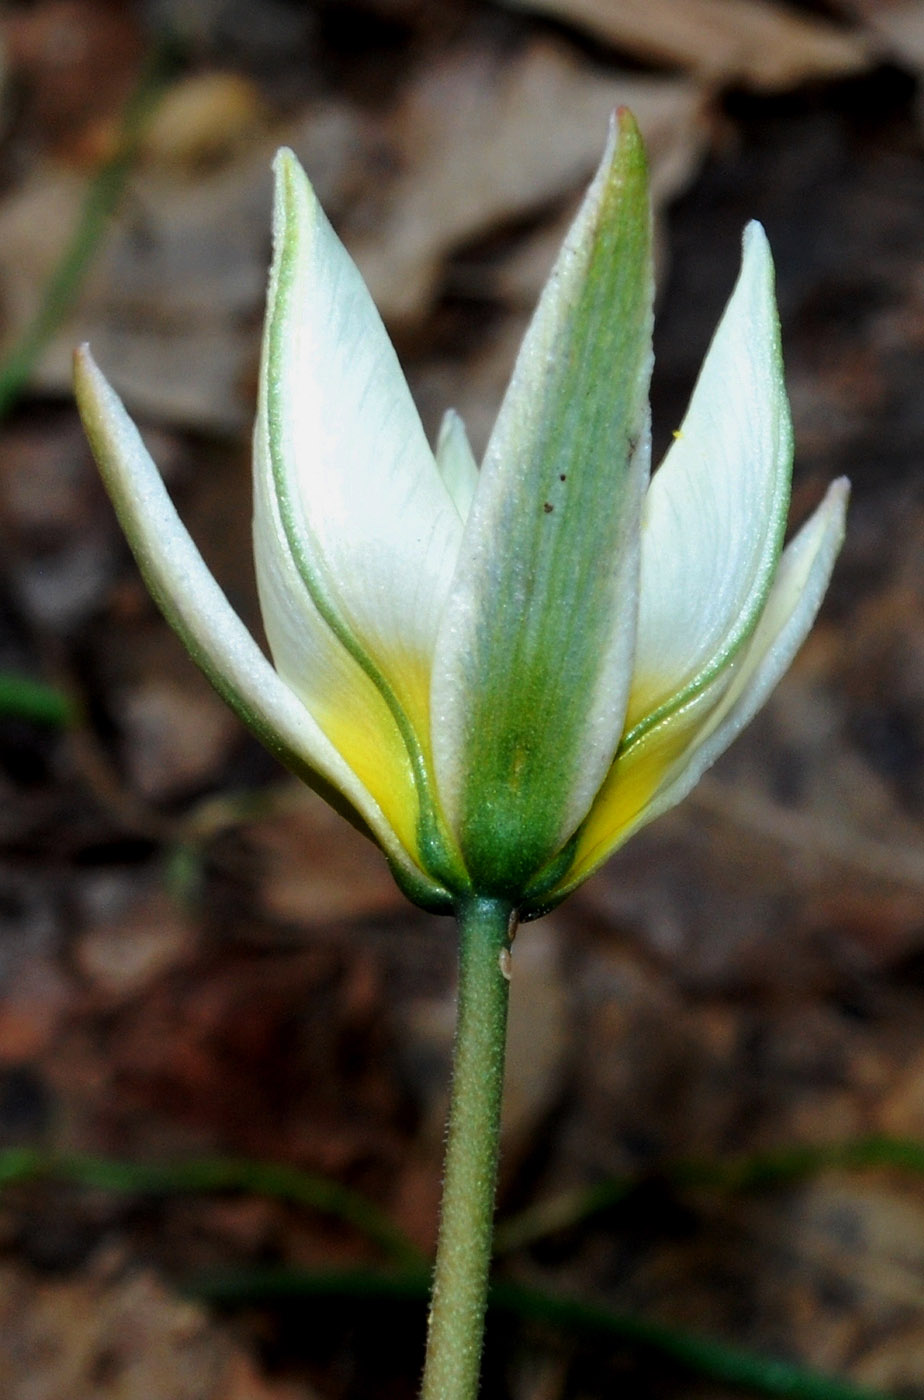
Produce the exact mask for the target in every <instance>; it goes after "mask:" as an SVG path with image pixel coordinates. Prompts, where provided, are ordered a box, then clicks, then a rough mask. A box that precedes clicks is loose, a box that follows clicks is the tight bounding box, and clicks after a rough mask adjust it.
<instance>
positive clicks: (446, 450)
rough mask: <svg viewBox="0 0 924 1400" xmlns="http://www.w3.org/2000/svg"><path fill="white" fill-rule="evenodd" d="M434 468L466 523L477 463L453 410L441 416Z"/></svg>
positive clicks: (476, 472) (450, 409) (474, 484)
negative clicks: (437, 470)
mask: <svg viewBox="0 0 924 1400" xmlns="http://www.w3.org/2000/svg"><path fill="white" fill-rule="evenodd" d="M436 465H437V466H438V467H439V470H440V475H441V476H442V478H443V481H444V482H445V483H446V490H447V491H448V492H449V494H450V496H451V497H452V499H453V502H454V504H455V507H456V510H457V511H458V512H459V517H460V519H461V520H465V519H466V517H467V516H468V512H469V507H470V506H471V504H472V497H473V496H474V494H475V487H476V486H477V485H478V463H477V462H476V461H475V456H474V453H473V452H472V449H471V446H470V445H469V441H468V434H467V433H466V431H465V424H464V423H463V422H462V419H461V418H460V417H459V415H458V413H456V411H455V409H454V408H448V409H447V410H446V412H445V413H444V414H443V421H442V423H441V424H440V431H439V436H438V437H437V439H436Z"/></svg>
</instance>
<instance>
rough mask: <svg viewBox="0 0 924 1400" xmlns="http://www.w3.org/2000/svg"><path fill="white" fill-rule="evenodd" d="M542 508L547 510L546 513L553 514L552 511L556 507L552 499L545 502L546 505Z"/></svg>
mask: <svg viewBox="0 0 924 1400" xmlns="http://www.w3.org/2000/svg"><path fill="white" fill-rule="evenodd" d="M542 509H543V510H544V511H545V513H546V515H551V514H552V511H553V510H554V509H555V507H554V506H553V505H552V503H551V502H550V501H546V503H545V505H544V506H543V507H542Z"/></svg>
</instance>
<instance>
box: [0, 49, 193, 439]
mask: <svg viewBox="0 0 924 1400" xmlns="http://www.w3.org/2000/svg"><path fill="white" fill-rule="evenodd" d="M172 63H173V55H172V52H171V50H170V48H169V45H168V44H167V43H166V42H164V43H161V44H160V45H159V46H158V47H157V48H156V49H155V51H154V53H153V55H152V57H151V58H150V59H149V60H148V62H147V63H146V64H145V65H144V68H143V70H142V73H141V76H140V78H139V80H138V84H137V86H136V88H135V91H134V92H133V93H132V95H131V96H130V97H129V100H128V102H127V104H126V107H125V111H124V113H123V115H122V124H121V129H120V131H119V136H118V142H117V145H116V149H115V151H114V152H113V154H112V155H111V156H110V157H109V159H108V160H106V161H105V162H104V163H103V164H102V165H101V166H100V168H99V170H97V172H96V174H95V175H94V176H93V179H92V181H91V182H90V185H89V187H88V189H87V193H86V196H85V198H84V202H83V207H82V208H81V211H80V217H79V218H78V220H77V223H76V225H75V227H74V229H73V232H72V233H71V236H70V239H69V241H68V243H67V245H66V246H65V249H64V252H63V253H62V255H61V260H60V262H59V263H58V265H57V266H56V267H55V269H54V271H53V272H52V274H51V276H50V278H49V279H48V282H47V284H46V286H45V289H44V293H43V296H42V300H41V303H40V305H39V307H38V310H37V311H36V313H35V316H34V317H33V319H32V321H31V322H30V323H29V324H28V325H27V326H26V328H25V330H24V331H23V333H22V335H21V337H20V339H19V340H18V341H17V342H16V344H15V345H13V346H12V347H11V348H10V350H9V351H8V352H7V354H6V355H5V356H4V358H3V360H2V362H0V416H2V415H3V414H5V413H7V412H8V411H9V410H10V408H11V407H12V406H13V404H14V403H15V402H16V400H17V399H18V397H19V395H20V394H21V393H22V391H23V389H24V388H25V386H26V383H27V382H28V380H29V377H30V375H31V374H32V371H33V369H34V368H35V365H36V362H37V361H38V359H39V356H40V355H41V353H42V351H43V350H44V349H45V346H46V345H47V344H48V341H49V340H50V339H51V337H52V336H53V335H54V333H55V331H56V330H57V328H58V326H59V325H60V324H61V322H62V321H63V320H64V318H65V316H66V315H67V314H68V312H69V311H70V310H71V308H72V306H73V305H74V303H75V301H76V300H77V296H78V294H79V292H80V289H81V287H82V286H83V282H84V278H85V277H86V274H87V272H88V271H89V268H90V264H91V263H92V261H93V258H94V256H95V255H96V252H97V249H98V248H99V246H100V244H101V242H102V240H103V236H104V234H105V233H106V230H107V228H108V226H109V218H110V215H111V214H112V212H113V210H114V209H115V207H116V204H117V203H118V201H119V199H120V197H121V195H122V191H123V189H124V188H125V182H126V179H127V177H128V174H129V172H130V170H131V168H132V165H133V164H134V162H135V158H136V156H137V154H138V146H139V143H140V140H141V136H142V133H143V131H144V126H145V123H146V121H147V120H148V117H149V116H150V115H151V113H152V111H153V110H154V106H155V103H156V101H157V99H158V97H159V96H160V93H161V91H162V89H163V86H164V82H165V78H166V75H167V72H168V70H169V68H170V67H171V66H172Z"/></svg>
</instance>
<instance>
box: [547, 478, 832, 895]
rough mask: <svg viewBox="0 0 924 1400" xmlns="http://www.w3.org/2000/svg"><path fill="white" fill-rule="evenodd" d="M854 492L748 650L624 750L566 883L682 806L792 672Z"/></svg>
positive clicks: (784, 569)
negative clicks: (641, 830) (680, 707)
mask: <svg viewBox="0 0 924 1400" xmlns="http://www.w3.org/2000/svg"><path fill="white" fill-rule="evenodd" d="M848 494H849V486H848V483H847V482H846V481H845V480H843V479H842V480H840V481H835V482H834V483H833V484H832V485H831V486H830V487H829V489H828V492H827V495H826V496H825V499H824V500H823V501H822V503H821V505H820V506H819V507H818V509H817V510H816V511H815V513H814V515H812V516H811V518H810V519H809V520H808V521H807V522H806V524H805V525H804V526H803V527H802V529H801V530H800V531H799V533H798V534H797V535H796V536H795V538H794V539H793V540H792V541H791V542H790V544H789V545H788V546H787V547H786V549H785V550H784V551H783V555H782V558H781V559H780V564H779V568H778V570H777V574H776V577H775V579H774V581H773V586H772V589H771V592H770V597H769V598H768V600H767V605H766V607H765V609H764V612H763V615H762V617H761V619H760V622H759V623H758V626H757V628H756V630H755V632H754V635H753V636H752V638H751V640H750V642H749V643H748V645H747V646H746V647H745V648H744V649H743V650H742V651H741V652H740V653H739V655H738V657H736V658H735V660H734V661H733V662H732V664H731V666H730V667H729V668H728V669H727V670H726V671H725V672H724V673H723V674H721V675H719V676H718V677H716V678H715V680H714V681H713V682H712V684H711V685H710V686H707V687H706V688H705V690H703V691H701V692H699V693H698V694H697V695H696V696H695V697H694V698H693V699H692V700H691V701H690V702H689V704H688V706H687V707H686V708H685V709H684V710H681V711H678V712H676V713H673V714H671V715H669V716H667V717H666V718H665V719H663V720H661V722H660V723H659V724H658V725H656V726H655V727H654V728H653V729H651V730H649V731H648V732H646V733H644V734H643V735H642V736H641V737H640V738H639V739H638V740H637V742H636V743H635V744H634V745H630V746H629V747H628V749H627V750H626V751H625V752H623V753H620V755H619V757H618V758H617V760H616V762H615V763H614V765H613V768H612V770H611V772H610V774H609V775H608V777H607V780H606V783H605V784H604V786H603V788H602V789H601V791H600V793H599V795H598V797H597V801H596V802H595V804H594V808H593V810H592V812H591V814H590V816H589V818H588V820H587V822H586V823H585V827H584V829H583V830H582V832H581V836H580V838H579V846H578V851H577V854H576V859H575V862H574V865H573V866H572V869H571V870H570V871H569V874H568V877H567V882H566V885H564V886H563V887H562V889H561V891H559V892H556V899H557V898H560V897H563V895H564V894H565V893H567V890H568V889H572V888H573V887H574V886H575V885H577V884H580V882H581V881H582V880H584V879H586V877H587V876H588V875H589V874H590V872H591V871H592V870H594V869H595V868H596V867H597V866H598V865H600V864H601V862H602V861H604V860H605V859H606V858H607V857H608V856H609V855H610V854H612V852H613V851H615V850H616V849H617V848H618V847H619V846H621V845H622V844H623V843H624V842H625V841H626V840H628V838H629V837H630V836H631V835H632V834H633V833H634V832H635V831H637V830H639V828H640V827H642V826H647V825H648V823H649V822H651V821H654V819H655V818H656V817H658V816H660V815H661V814H662V813H663V812H666V811H667V810H668V809H669V808H671V807H674V806H676V804H677V803H678V802H681V801H682V800H683V798H684V797H686V796H687V794H688V793H689V792H690V791H691V790H692V789H693V787H695V785H696V783H698V782H699V779H700V778H701V777H702V775H703V773H705V771H706V769H707V768H708V767H709V766H710V765H711V764H712V763H714V762H715V760H716V759H717V758H718V757H719V755H720V754H722V753H724V751H725V749H727V748H728V746H729V744H731V743H732V741H733V740H734V739H735V738H736V737H737V735H738V734H739V733H740V732H741V730H742V729H743V728H744V727H745V725H747V724H749V723H750V721H751V720H752V719H753V717H754V715H755V714H756V713H757V711H758V710H759V709H760V708H761V706H762V705H763V704H764V703H765V701H766V700H767V698H768V696H769V695H770V693H771V691H772V690H773V689H774V687H775V686H776V685H777V683H778V682H779V680H780V679H781V677H782V676H783V675H784V674H785V672H786V671H787V670H788V668H789V666H790V663H791V662H792V659H793V657H794V656H795V654H796V652H797V651H798V649H799V647H800V646H801V645H802V642H803V641H804V640H805V637H806V635H807V634H808V632H809V630H810V628H811V626H812V623H813V622H814V620H815V616H816V614H817V612H818V609H819V607H820V605H821V601H822V599H823V597H824V594H825V590H826V588H827V586H828V580H829V578H830V576H831V570H832V568H833V567H834V561H835V559H836V557H837V553H838V550H839V549H840V546H841V543H842V541H843V538H844V518H845V512H846V509H847V497H848Z"/></svg>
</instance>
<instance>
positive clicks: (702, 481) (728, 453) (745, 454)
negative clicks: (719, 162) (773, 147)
mask: <svg viewBox="0 0 924 1400" xmlns="http://www.w3.org/2000/svg"><path fill="white" fill-rule="evenodd" d="M791 471H792V427H791V423H790V416H789V404H788V401H787V398H786V388H785V384H784V382H783V364H782V356H781V352H780V333H779V322H778V319H777V313H776V302H775V299H774V290H773V263H772V260H771V257H770V249H769V248H768V246H767V240H766V237H765V235H764V231H763V229H762V228H761V227H760V225H759V224H750V225H749V226H748V228H747V230H746V231H745V235H744V249H743V257H742V264H741V272H740V275H739V277H738V281H737V283H736V285H735V289H734V291H733V293H732V295H731V298H730V300H729V303H728V306H727V307H726V309H725V312H724V314H723V316H722V319H721V321H720V322H719V325H718V328H717V330H716V332H715V335H714V337H713V340H712V344H711V345H710V347H709V351H708V353H707V355H706V358H705V361H704V362H703V367H702V370H701V371H700V375H699V379H698V381H697V384H696V388H695V389H694V391H693V396H692V399H691V401H690V406H689V409H688V410H687V413H686V416H685V418H684V421H683V424H682V426H681V428H680V430H679V432H678V433H677V434H676V438H675V441H674V443H673V445H672V446H671V448H670V451H669V452H668V453H667V456H666V457H665V460H664V463H663V465H662V466H661V467H660V468H659V470H658V471H657V472H655V474H654V477H653V478H652V482H651V486H650V487H649V490H648V495H647V497H646V499H645V508H644V512H643V515H642V559H641V576H640V591H639V620H638V638H637V642H636V654H635V673H634V676H633V680H632V690H631V694H630V698H629V709H628V714H627V716H626V728H627V730H628V731H629V734H630V735H631V734H632V733H633V732H635V733H637V732H638V731H639V730H640V729H642V728H647V727H651V726H652V725H654V724H656V723H657V722H658V721H659V720H660V719H661V718H662V717H663V716H664V715H665V714H666V713H669V712H672V711H674V710H679V709H681V708H683V707H684V706H685V705H686V704H687V703H688V702H689V701H690V700H691V699H692V697H693V696H694V695H695V694H697V692H698V691H700V690H702V689H703V688H704V687H706V686H707V685H708V684H709V682H710V681H711V680H712V678H713V677H714V676H716V675H717V674H718V673H719V672H720V671H721V669H722V668H723V667H724V666H726V665H727V664H728V663H729V661H730V659H731V658H733V657H734V655H735V654H736V652H737V651H738V650H739V649H740V648H741V647H742V646H743V645H744V644H745V643H746V642H747V640H748V638H749V637H750V635H751V633H752V632H753V630H754V628H755V626H756V625H757V619H758V618H759V616H760V614H761V610H762V609H763V606H764V603H765V602H766V599H767V594H768V591H769V589H770V585H771V582H772V580H773V573H774V569H775V568H776V563H777V560H778V558H779V553H780V549H781V546H782V541H783V532H784V529H785V525H786V511H787V507H788V504H789V481H790V474H791Z"/></svg>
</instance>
